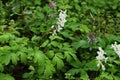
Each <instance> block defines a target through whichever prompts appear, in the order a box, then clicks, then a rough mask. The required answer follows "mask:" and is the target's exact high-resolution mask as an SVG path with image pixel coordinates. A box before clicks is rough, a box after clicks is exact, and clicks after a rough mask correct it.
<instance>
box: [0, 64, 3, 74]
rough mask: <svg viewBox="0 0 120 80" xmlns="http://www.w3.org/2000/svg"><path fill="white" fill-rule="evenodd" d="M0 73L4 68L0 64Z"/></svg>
mask: <svg viewBox="0 0 120 80" xmlns="http://www.w3.org/2000/svg"><path fill="white" fill-rule="evenodd" d="M0 71H1V72H2V71H4V66H3V65H2V64H0Z"/></svg>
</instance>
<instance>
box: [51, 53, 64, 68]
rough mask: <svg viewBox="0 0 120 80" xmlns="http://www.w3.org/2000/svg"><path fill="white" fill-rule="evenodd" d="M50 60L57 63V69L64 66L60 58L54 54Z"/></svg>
mask: <svg viewBox="0 0 120 80" xmlns="http://www.w3.org/2000/svg"><path fill="white" fill-rule="evenodd" d="M52 62H53V64H54V65H57V69H62V67H63V66H64V62H63V61H62V59H60V58H59V57H57V56H56V55H55V57H54V58H53V60H52Z"/></svg>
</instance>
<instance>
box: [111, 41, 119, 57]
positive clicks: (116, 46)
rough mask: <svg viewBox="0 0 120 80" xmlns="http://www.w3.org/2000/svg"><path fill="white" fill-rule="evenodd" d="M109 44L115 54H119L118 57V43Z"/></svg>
mask: <svg viewBox="0 0 120 80" xmlns="http://www.w3.org/2000/svg"><path fill="white" fill-rule="evenodd" d="M111 46H112V48H113V49H114V51H115V52H116V54H117V55H118V56H119V58H120V44H117V42H115V43H114V44H112V45H111Z"/></svg>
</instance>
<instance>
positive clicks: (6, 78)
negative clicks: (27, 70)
mask: <svg viewBox="0 0 120 80" xmlns="http://www.w3.org/2000/svg"><path fill="white" fill-rule="evenodd" d="M0 79H2V80H15V79H14V78H13V77H12V76H10V75H9V74H3V73H0Z"/></svg>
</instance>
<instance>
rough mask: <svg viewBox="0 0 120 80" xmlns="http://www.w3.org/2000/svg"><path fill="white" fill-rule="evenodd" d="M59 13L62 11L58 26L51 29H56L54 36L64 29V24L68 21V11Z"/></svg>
mask: <svg viewBox="0 0 120 80" xmlns="http://www.w3.org/2000/svg"><path fill="white" fill-rule="evenodd" d="M59 11H60V13H59V18H58V21H57V25H56V26H54V25H52V27H51V28H54V30H53V34H52V35H53V36H54V35H57V32H60V30H62V29H63V27H64V24H65V22H66V21H67V20H66V16H67V14H66V12H67V11H66V10H65V11H62V10H59Z"/></svg>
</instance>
